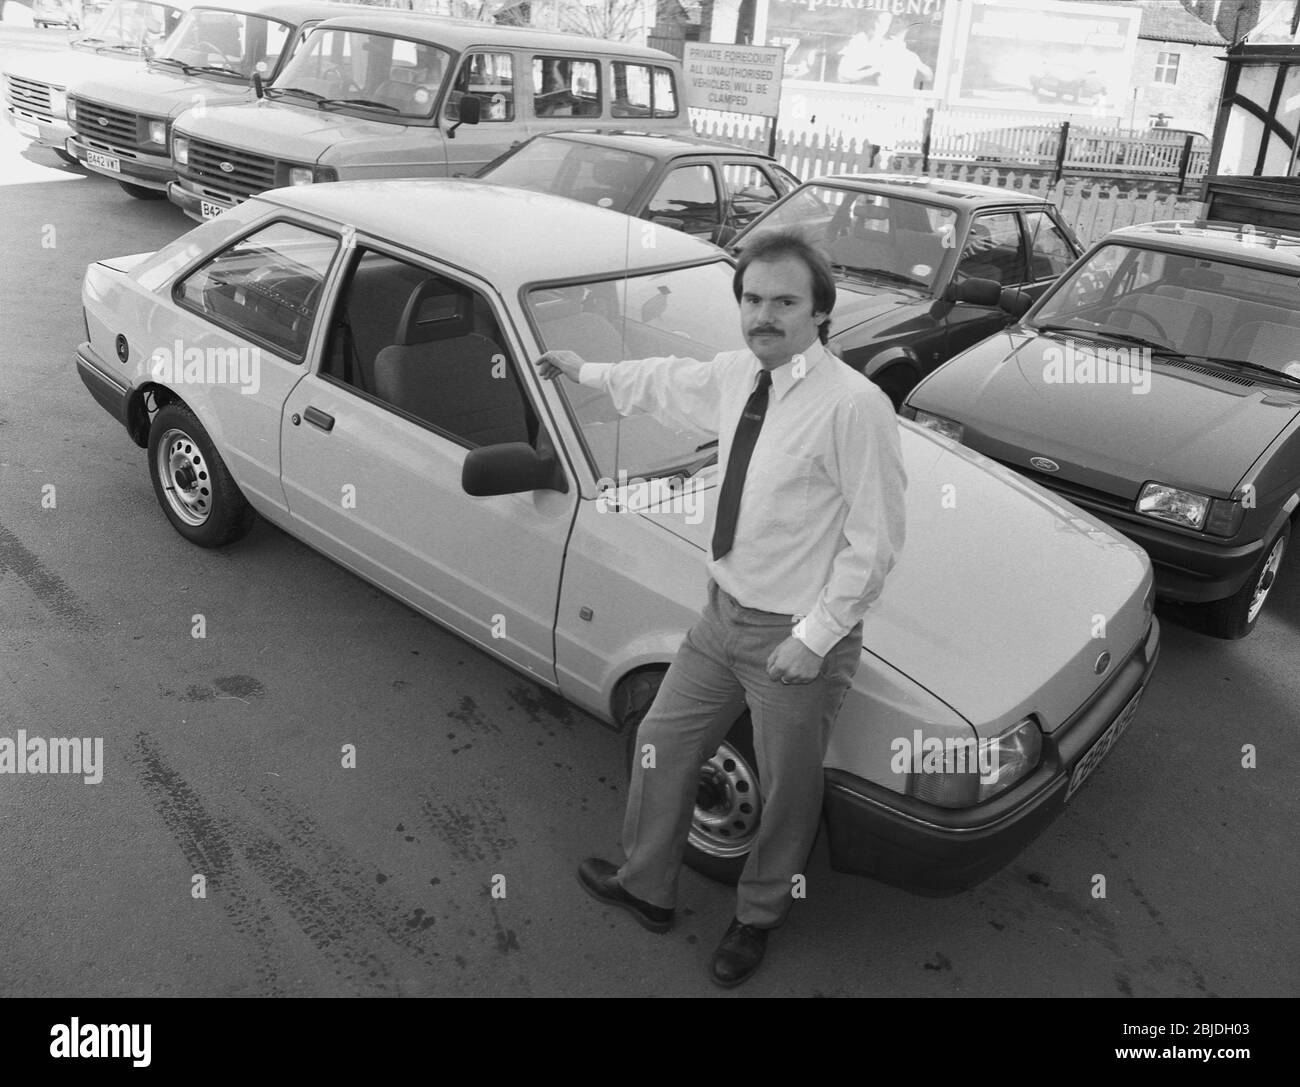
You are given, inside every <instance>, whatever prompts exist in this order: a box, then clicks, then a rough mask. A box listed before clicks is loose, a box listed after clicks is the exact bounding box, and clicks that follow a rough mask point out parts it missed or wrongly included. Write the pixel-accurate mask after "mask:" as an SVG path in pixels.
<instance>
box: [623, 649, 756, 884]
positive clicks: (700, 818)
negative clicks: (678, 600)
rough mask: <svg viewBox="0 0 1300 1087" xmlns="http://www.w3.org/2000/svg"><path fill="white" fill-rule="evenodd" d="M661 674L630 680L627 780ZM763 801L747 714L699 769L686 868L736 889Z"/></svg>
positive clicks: (626, 725) (627, 691) (627, 690)
mask: <svg viewBox="0 0 1300 1087" xmlns="http://www.w3.org/2000/svg"><path fill="white" fill-rule="evenodd" d="M662 680H663V674H662V673H647V672H643V673H641V674H640V675H637V676H634V677H633V678H632V680H631V681H630V682H629V684H628V685H627V687H626V688H625V690H624V695H623V706H622V710H621V713H620V718H621V720H622V722H623V726H624V728H626V729H627V767H628V776H629V777H630V776H631V773H632V767H633V765H634V761H633V760H635V759H638V758H640V757H641V752H640V750H639V748H638V745H637V727H638V726H639V725H640V724H641V719H642V718H643V717H644V716H645V715H646V712H647V711H648V710H649V709H650V706H651V704H652V703H653V702H654V699H655V695H656V694H657V693H658V691H659V684H660V683H661V682H662ZM762 814H763V798H762V796H761V794H760V790H759V783H758V759H757V758H756V757H755V755H754V730H753V725H752V723H751V722H750V718H749V711H745V712H744V713H742V714H741V715H740V716H739V717H738V718H736V721H735V723H734V724H733V725H732V726H731V729H730V730H729V731H728V733H727V735H726V737H725V738H724V739H723V741H722V743H721V744H719V745H718V750H717V751H716V752H714V753H713V755H712V756H711V757H710V758H708V759H706V760H705V761H704V763H703V764H702V765H701V766H700V780H699V785H698V786H697V788H696V793H695V809H694V811H693V812H692V813H691V826H690V830H689V832H688V833H687V837H686V853H685V856H684V858H683V859H684V860H685V861H686V864H687V865H689V866H690V867H691V868H694V869H695V871H697V872H699V873H700V874H701V875H705V876H708V877H709V878H710V879H715V880H717V881H718V882H719V883H725V884H728V885H731V886H735V884H736V883H738V882H739V881H740V873H741V872H742V871H743V870H744V867H745V861H746V860H747V859H748V857H749V851H750V849H751V847H752V846H753V844H754V838H755V836H756V835H757V834H758V825H759V820H760V819H761V817H762Z"/></svg>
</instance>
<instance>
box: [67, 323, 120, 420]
mask: <svg viewBox="0 0 1300 1087" xmlns="http://www.w3.org/2000/svg"><path fill="white" fill-rule="evenodd" d="M77 373H78V374H79V375H80V377H81V382H82V384H83V385H85V386H86V388H87V389H88V390H89V392H90V395H91V396H93V397H94V398H95V401H96V402H97V403H98V404H99V406H100V407H101V408H103V409H104V410H105V411H106V412H108V414H109V415H111V416H112V417H113V418H114V419H116V420H117V421H118V422H119V423H121V424H122V425H123V426H124V427H126V428H127V429H128V430H130V403H131V383H130V382H129V381H127V380H126V378H124V377H122V376H121V375H120V374H117V373H114V372H113V369H112V367H111V366H109V364H108V363H107V362H105V361H104V360H103V359H102V358H100V356H99V355H98V354H97V353H96V352H95V351H94V350H93V349H92V348H91V346H90V344H89V343H83V344H82V345H81V346H80V347H78V348H77Z"/></svg>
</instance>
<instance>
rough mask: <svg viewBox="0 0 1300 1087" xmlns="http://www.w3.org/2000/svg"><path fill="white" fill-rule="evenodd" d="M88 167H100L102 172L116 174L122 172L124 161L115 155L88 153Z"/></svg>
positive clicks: (96, 152)
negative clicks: (110, 171) (106, 171)
mask: <svg viewBox="0 0 1300 1087" xmlns="http://www.w3.org/2000/svg"><path fill="white" fill-rule="evenodd" d="M86 165H87V166H98V167H99V168H100V169H101V170H112V171H113V173H115V174H120V173H121V172H122V160H121V159H119V158H117V157H116V156H115V155H101V154H100V153H99V152H98V151H87V152H86Z"/></svg>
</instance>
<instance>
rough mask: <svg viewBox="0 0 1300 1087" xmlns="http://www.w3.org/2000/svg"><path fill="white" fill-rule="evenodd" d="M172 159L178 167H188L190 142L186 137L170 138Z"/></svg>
mask: <svg viewBox="0 0 1300 1087" xmlns="http://www.w3.org/2000/svg"><path fill="white" fill-rule="evenodd" d="M172 159H173V161H174V162H176V164H177V165H179V166H187V165H189V161H190V141H189V138H188V137H187V136H173V137H172Z"/></svg>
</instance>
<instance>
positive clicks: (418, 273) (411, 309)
mask: <svg viewBox="0 0 1300 1087" xmlns="http://www.w3.org/2000/svg"><path fill="white" fill-rule="evenodd" d="M321 375H322V376H323V377H326V378H328V379H330V380H332V381H335V382H337V383H340V384H343V385H347V386H350V387H352V388H354V389H357V390H359V391H360V392H363V393H365V394H367V396H369V397H370V398H371V399H374V400H377V401H379V402H380V403H382V404H384V405H385V406H387V407H389V408H392V409H394V410H396V411H398V412H401V413H402V414H403V415H405V416H407V417H409V418H411V419H413V420H415V421H416V422H418V423H420V424H422V425H424V426H426V427H429V428H431V429H433V430H436V431H438V432H439V433H441V434H443V435H445V436H446V437H448V438H450V439H451V440H452V441H455V442H457V443H458V444H460V445H463V446H466V447H467V448H470V449H474V448H477V447H479V446H484V445H496V444H498V443H501V442H528V443H530V444H532V443H533V441H534V439H535V437H536V434H537V426H538V424H537V417H536V415H535V413H534V411H533V408H532V405H531V402H530V401H529V399H528V397H527V396H526V395H525V393H524V390H523V384H522V382H521V380H520V377H519V371H518V368H517V366H516V363H515V360H514V359H513V358H512V356H511V353H510V348H509V346H508V344H507V342H506V338H505V336H504V335H502V332H501V326H500V325H499V324H498V322H497V318H496V315H495V314H494V312H493V310H492V306H491V303H490V302H489V301H488V300H487V298H485V297H484V296H483V295H482V294H481V293H479V292H478V291H477V290H475V289H474V288H472V287H470V286H468V285H466V284H464V283H461V282H459V281H458V280H455V279H452V278H450V277H448V276H444V275H440V274H438V273H436V272H432V271H429V270H428V269H427V268H421V267H419V266H417V265H414V264H410V263H408V262H407V261H403V260H398V259H397V258H395V257H390V256H388V255H387V254H385V253H379V252H376V251H374V250H365V249H363V250H361V251H360V253H359V255H358V256H357V257H356V258H355V260H354V263H353V265H352V269H351V271H350V273H349V275H348V277H347V283H346V285H345V287H344V289H343V291H342V294H341V296H340V298H339V301H338V304H337V306H336V307H335V312H334V317H333V320H332V321H331V327H330V339H329V345H328V347H327V349H326V353H325V359H324V362H323V363H322V365H321Z"/></svg>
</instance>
